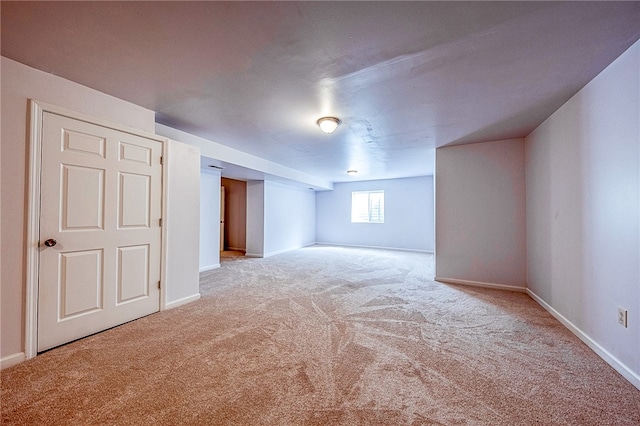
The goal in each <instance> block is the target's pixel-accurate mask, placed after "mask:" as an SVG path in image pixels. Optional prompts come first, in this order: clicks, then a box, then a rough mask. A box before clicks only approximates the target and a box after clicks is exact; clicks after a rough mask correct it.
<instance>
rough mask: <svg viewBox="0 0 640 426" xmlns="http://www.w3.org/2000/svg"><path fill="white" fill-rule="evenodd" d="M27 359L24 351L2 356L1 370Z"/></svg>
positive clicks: (0, 361)
mask: <svg viewBox="0 0 640 426" xmlns="http://www.w3.org/2000/svg"><path fill="white" fill-rule="evenodd" d="M25 359H26V357H25V355H24V352H18V353H17V354H13V355H9V356H5V357H3V358H0V370H4V369H5V368H8V367H11V366H13V365H16V364H20V363H21V362H22V361H24V360H25Z"/></svg>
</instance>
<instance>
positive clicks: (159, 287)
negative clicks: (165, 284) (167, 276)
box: [158, 281, 161, 290]
mask: <svg viewBox="0 0 640 426" xmlns="http://www.w3.org/2000/svg"><path fill="white" fill-rule="evenodd" d="M160 288H161V287H160V281H158V290H159V289H160Z"/></svg>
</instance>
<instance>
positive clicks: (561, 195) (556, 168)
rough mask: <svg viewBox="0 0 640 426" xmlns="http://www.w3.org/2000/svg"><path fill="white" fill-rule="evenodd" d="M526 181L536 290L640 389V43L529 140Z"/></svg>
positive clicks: (532, 278)
mask: <svg viewBox="0 0 640 426" xmlns="http://www.w3.org/2000/svg"><path fill="white" fill-rule="evenodd" d="M526 178H527V236H528V237H527V253H528V254H527V266H528V277H527V280H528V284H529V289H530V291H531V293H532V295H534V296H535V297H537V298H538V300H539V301H541V303H543V304H546V305H547V307H548V308H549V309H550V310H552V312H554V313H555V314H556V316H558V317H559V318H560V319H561V320H562V321H563V322H565V324H567V325H568V326H569V328H571V329H572V330H574V332H576V334H578V335H579V336H580V337H582V338H583V340H585V341H586V342H587V343H588V344H590V345H591V347H592V348H594V349H595V350H596V352H598V353H599V354H600V355H601V356H602V357H603V358H604V359H605V360H607V361H608V362H609V363H610V364H611V365H613V366H614V367H615V368H616V369H617V370H618V371H620V372H621V373H622V374H623V375H625V377H627V378H628V379H629V380H630V381H631V382H632V383H634V385H635V386H636V387H639V388H640V338H639V336H640V270H639V265H640V42H636V43H635V44H634V45H633V46H632V47H631V48H630V49H628V50H627V51H626V52H625V53H624V54H623V55H622V56H620V57H619V58H618V59H617V60H616V61H614V62H613V63H612V64H610V65H609V66H608V67H607V68H606V69H605V70H604V71H603V72H602V73H601V74H600V75H598V76H597V77H596V78H595V79H594V80H592V81H591V82H590V83H589V84H587V85H586V86H585V87H584V88H583V89H582V90H581V91H580V92H579V93H578V94H576V95H575V96H574V97H573V98H572V99H571V100H569V101H568V102H567V103H566V104H565V105H563V106H562V107H561V108H560V109H559V110H558V111H556V112H555V113H554V114H553V115H552V116H551V117H550V118H549V119H547V120H546V121H545V122H544V123H543V124H542V125H540V126H539V127H538V128H537V129H536V130H535V131H534V132H533V133H531V134H530V135H529V136H528V137H527V138H526ZM618 307H623V308H626V309H628V328H624V327H622V326H620V325H618V323H617V313H618Z"/></svg>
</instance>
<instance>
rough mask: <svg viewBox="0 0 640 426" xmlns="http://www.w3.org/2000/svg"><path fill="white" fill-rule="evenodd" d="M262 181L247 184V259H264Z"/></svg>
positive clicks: (263, 183)
mask: <svg viewBox="0 0 640 426" xmlns="http://www.w3.org/2000/svg"><path fill="white" fill-rule="evenodd" d="M264 187H265V182H264V181H261V180H260V181H257V180H254V181H249V182H247V228H246V229H247V252H246V253H245V255H246V256H248V257H264V254H265V251H264V230H265V229H264V191H265V189H264Z"/></svg>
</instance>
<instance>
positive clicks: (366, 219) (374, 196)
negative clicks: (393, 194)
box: [351, 191, 384, 223]
mask: <svg viewBox="0 0 640 426" xmlns="http://www.w3.org/2000/svg"><path fill="white" fill-rule="evenodd" d="M351 222H352V223H384V191H354V192H352V193H351Z"/></svg>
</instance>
